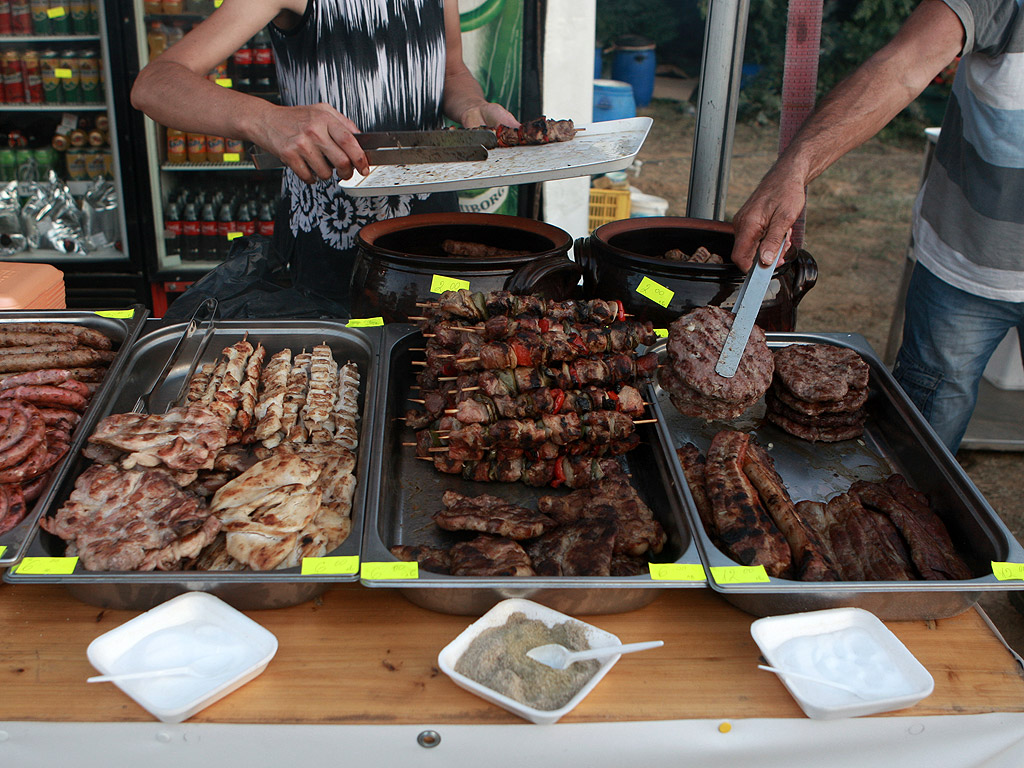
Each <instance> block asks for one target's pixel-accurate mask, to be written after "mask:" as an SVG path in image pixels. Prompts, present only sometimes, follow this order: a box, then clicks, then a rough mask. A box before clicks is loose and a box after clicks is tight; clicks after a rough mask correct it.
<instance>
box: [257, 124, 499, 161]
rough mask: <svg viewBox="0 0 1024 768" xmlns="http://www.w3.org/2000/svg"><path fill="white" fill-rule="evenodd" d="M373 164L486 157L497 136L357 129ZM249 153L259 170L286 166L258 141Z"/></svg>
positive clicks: (464, 130)
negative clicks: (362, 130)
mask: <svg viewBox="0 0 1024 768" xmlns="http://www.w3.org/2000/svg"><path fill="white" fill-rule="evenodd" d="M353 136H355V137H356V141H358V142H359V146H360V147H362V148H363V151H364V152H365V153H366V160H367V162H369V163H370V165H414V164H419V163H452V162H460V161H476V160H486V159H487V150H488V149H494V148H495V147H496V146H498V137H497V135H496V134H495V133H494V131H492V130H489V129H487V128H444V129H441V130H438V131H381V132H378V133H373V132H367V133H355V134H353ZM249 157H250V158H251V159H252V162H253V165H255V166H256V168H257V169H259V170H264V169H267V168H283V167H284V163H283V162H282V161H281V158H279V157H277V156H276V155H272V154H271V153H269V152H267V151H266V150H264V149H261V148H260V147H257V146H256V145H255V144H253V145H251V146H250V147H249Z"/></svg>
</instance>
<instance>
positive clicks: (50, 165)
mask: <svg viewBox="0 0 1024 768" xmlns="http://www.w3.org/2000/svg"><path fill="white" fill-rule="evenodd" d="M32 156H33V158H34V159H35V163H36V173H37V174H38V175H39V178H40V179H41V180H45V179H46V178H47V177H48V176H49V175H50V171H55V170H57V153H56V152H55V151H54V149H53V147H39V149H36V150H33V152H32Z"/></svg>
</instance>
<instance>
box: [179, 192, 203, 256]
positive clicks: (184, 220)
mask: <svg viewBox="0 0 1024 768" xmlns="http://www.w3.org/2000/svg"><path fill="white" fill-rule="evenodd" d="M200 227H201V224H200V221H199V213H198V212H197V211H196V206H195V203H188V204H187V205H186V206H185V211H184V213H182V216H181V259H182V261H199V233H200Z"/></svg>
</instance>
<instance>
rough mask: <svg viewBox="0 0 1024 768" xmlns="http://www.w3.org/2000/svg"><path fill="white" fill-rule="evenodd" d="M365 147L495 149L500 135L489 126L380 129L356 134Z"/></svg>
mask: <svg viewBox="0 0 1024 768" xmlns="http://www.w3.org/2000/svg"><path fill="white" fill-rule="evenodd" d="M355 137H356V141H358V142H359V146H360V147H362V148H363V149H385V148H387V147H394V148H396V149H397V148H403V147H465V146H481V147H485V148H486V149H494V148H495V147H496V146H498V136H497V134H495V133H494V131H491V130H489V129H487V128H452V129H448V130H440V131H380V132H376V133H375V132H367V133H357V134H355Z"/></svg>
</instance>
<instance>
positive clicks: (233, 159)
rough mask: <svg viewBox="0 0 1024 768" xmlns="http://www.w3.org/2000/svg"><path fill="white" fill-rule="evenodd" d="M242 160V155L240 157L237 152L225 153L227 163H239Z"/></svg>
mask: <svg viewBox="0 0 1024 768" xmlns="http://www.w3.org/2000/svg"><path fill="white" fill-rule="evenodd" d="M241 159H242V157H241V155H239V154H238V153H237V152H225V153H224V162H225V163H237V162H238V161H240V160H241Z"/></svg>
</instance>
